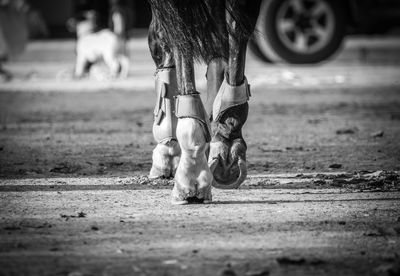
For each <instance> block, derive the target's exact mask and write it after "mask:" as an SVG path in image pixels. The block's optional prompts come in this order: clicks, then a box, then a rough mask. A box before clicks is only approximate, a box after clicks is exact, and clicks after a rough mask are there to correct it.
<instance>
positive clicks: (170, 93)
mask: <svg viewBox="0 0 400 276" xmlns="http://www.w3.org/2000/svg"><path fill="white" fill-rule="evenodd" d="M155 84H156V92H157V102H156V106H155V108H154V124H153V135H154V139H155V140H156V141H157V143H159V144H165V143H168V142H170V141H171V140H176V124H177V121H178V119H177V118H176V116H175V115H174V113H175V105H174V97H175V96H176V95H178V87H177V81H176V71H175V69H174V68H166V69H160V70H158V71H157V72H156V81H155Z"/></svg>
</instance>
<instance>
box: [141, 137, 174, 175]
mask: <svg viewBox="0 0 400 276" xmlns="http://www.w3.org/2000/svg"><path fill="white" fill-rule="evenodd" d="M180 154H181V150H180V147H179V144H178V141H175V140H173V141H170V142H168V143H166V144H157V146H156V147H155V149H154V150H153V165H152V167H151V170H150V174H149V178H151V179H156V178H172V177H174V175H175V172H176V168H177V167H178V164H179V158H180Z"/></svg>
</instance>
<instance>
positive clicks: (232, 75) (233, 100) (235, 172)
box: [209, 0, 260, 189]
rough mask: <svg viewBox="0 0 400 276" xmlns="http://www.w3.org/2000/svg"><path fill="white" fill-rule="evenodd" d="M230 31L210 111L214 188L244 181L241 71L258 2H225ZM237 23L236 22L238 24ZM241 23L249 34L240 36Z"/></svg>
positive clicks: (244, 113)
mask: <svg viewBox="0 0 400 276" xmlns="http://www.w3.org/2000/svg"><path fill="white" fill-rule="evenodd" d="M226 3H227V5H228V9H230V10H231V11H234V12H235V11H237V14H236V15H232V12H227V14H226V20H227V26H228V28H229V31H228V33H229V58H228V66H227V68H226V70H225V78H224V80H223V82H222V84H221V86H220V88H219V91H218V93H217V95H216V97H215V100H214V103H213V108H212V119H213V120H212V124H211V125H212V134H213V136H212V141H211V143H210V155H209V165H210V168H211V171H212V172H213V175H214V182H213V186H214V187H217V188H226V189H230V188H238V187H239V186H240V184H242V183H243V181H244V180H245V179H246V176H247V166H246V150H247V145H246V143H245V141H244V139H243V136H242V127H243V125H244V123H245V122H246V120H247V115H248V111H249V105H248V103H247V102H248V100H249V97H250V89H249V85H248V83H247V80H246V77H245V74H244V69H245V61H246V60H245V59H246V47H247V42H248V39H249V34H250V32H251V30H252V29H254V27H255V23H256V19H257V15H258V10H259V5H260V1H258V0H247V1H246V0H241V1H230V0H228V1H227V2H226ZM238 20H239V21H240V22H237V21H238ZM243 24H245V25H246V27H245V29H247V30H248V31H249V33H247V34H246V33H243Z"/></svg>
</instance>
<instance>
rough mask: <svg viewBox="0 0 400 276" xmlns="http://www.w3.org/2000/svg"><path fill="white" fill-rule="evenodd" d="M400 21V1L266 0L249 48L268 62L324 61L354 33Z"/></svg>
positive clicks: (379, 30) (384, 28)
mask: <svg viewBox="0 0 400 276" xmlns="http://www.w3.org/2000/svg"><path fill="white" fill-rule="evenodd" d="M399 25H400V1H399V0H264V1H263V3H262V6H261V10H260V15H259V18H258V23H257V30H256V33H255V35H254V37H253V39H252V40H251V41H250V43H249V49H250V50H251V51H252V52H253V53H254V54H255V55H256V56H258V57H259V58H261V59H262V60H264V61H266V62H273V63H277V62H286V63H294V64H306V63H318V62H320V61H323V60H325V59H328V58H329V57H330V56H332V55H333V54H334V53H335V52H336V51H337V50H338V49H339V48H340V45H341V43H342V40H343V38H344V37H345V36H346V35H348V34H377V33H384V32H386V31H387V30H388V29H390V28H391V27H394V26H399Z"/></svg>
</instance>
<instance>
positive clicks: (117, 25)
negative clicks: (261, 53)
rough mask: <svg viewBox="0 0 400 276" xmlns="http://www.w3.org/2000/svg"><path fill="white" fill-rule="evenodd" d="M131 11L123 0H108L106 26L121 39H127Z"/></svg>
mask: <svg viewBox="0 0 400 276" xmlns="http://www.w3.org/2000/svg"><path fill="white" fill-rule="evenodd" d="M131 21H132V12H130V9H129V7H128V6H127V5H126V3H125V1H123V0H110V13H109V18H108V27H109V28H110V30H111V31H113V32H114V33H115V34H116V35H118V36H119V37H120V38H121V39H123V40H125V41H126V40H127V39H128V31H129V28H130V26H131Z"/></svg>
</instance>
